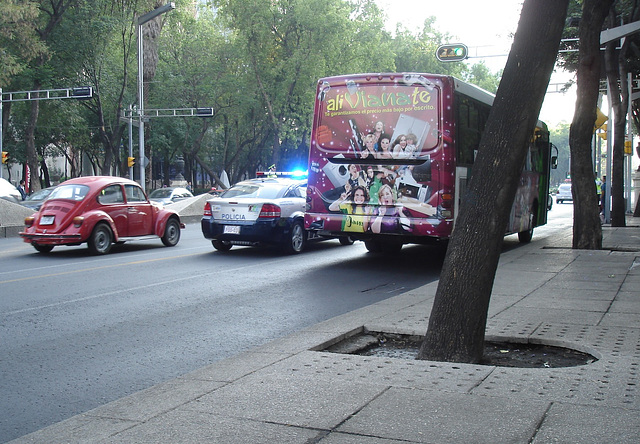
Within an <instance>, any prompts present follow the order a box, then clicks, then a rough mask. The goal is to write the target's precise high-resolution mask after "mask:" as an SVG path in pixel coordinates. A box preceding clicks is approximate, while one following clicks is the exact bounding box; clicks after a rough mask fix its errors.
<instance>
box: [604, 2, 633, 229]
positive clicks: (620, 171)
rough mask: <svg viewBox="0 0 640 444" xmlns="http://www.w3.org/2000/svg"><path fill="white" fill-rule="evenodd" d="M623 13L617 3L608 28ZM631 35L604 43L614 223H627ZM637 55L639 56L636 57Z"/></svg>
mask: <svg viewBox="0 0 640 444" xmlns="http://www.w3.org/2000/svg"><path fill="white" fill-rule="evenodd" d="M620 3H621V6H622V7H624V6H626V5H625V4H624V3H625V2H620ZM630 15H631V18H632V21H633V19H635V20H636V21H637V20H638V18H639V15H640V5H638V4H637V2H635V6H634V7H633V8H632V12H631V14H630ZM621 19H622V17H621V16H620V14H618V12H617V11H616V8H615V5H613V6H612V7H611V8H610V10H609V16H608V25H609V28H615V27H616V26H618V25H619V23H620V22H621ZM630 42H631V40H630V39H625V40H624V43H623V44H622V47H621V48H620V50H619V52H618V51H617V50H616V45H617V43H618V42H617V41H611V42H608V43H607V44H606V47H605V68H606V73H607V84H608V91H609V92H610V93H611V94H610V96H611V97H608V98H609V101H610V104H611V108H612V109H613V127H614V131H613V149H612V151H613V152H612V153H611V154H612V155H613V157H612V170H611V176H612V177H611V181H610V183H611V185H610V186H611V198H612V204H611V226H614V227H624V226H625V225H626V218H625V212H626V209H625V200H624V141H625V132H626V116H627V109H628V105H629V89H628V85H627V73H628V72H629V62H628V61H627V51H628V49H629V47H630ZM636 58H637V57H636Z"/></svg>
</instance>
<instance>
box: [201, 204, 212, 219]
mask: <svg viewBox="0 0 640 444" xmlns="http://www.w3.org/2000/svg"><path fill="white" fill-rule="evenodd" d="M203 216H209V217H211V216H212V213H211V204H209V202H207V203H205V204H204V213H203Z"/></svg>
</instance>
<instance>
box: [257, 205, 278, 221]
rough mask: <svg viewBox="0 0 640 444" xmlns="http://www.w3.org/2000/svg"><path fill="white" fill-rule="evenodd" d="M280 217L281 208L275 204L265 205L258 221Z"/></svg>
mask: <svg viewBox="0 0 640 444" xmlns="http://www.w3.org/2000/svg"><path fill="white" fill-rule="evenodd" d="M274 217H280V207H279V206H277V205H274V204H268V203H267V204H263V205H262V209H261V210H260V215H259V216H258V219H267V218H269V219H271V218H274Z"/></svg>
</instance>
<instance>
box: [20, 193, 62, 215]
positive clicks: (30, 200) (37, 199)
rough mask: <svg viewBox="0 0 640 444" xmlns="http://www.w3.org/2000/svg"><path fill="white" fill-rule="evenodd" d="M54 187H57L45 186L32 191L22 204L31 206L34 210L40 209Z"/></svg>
mask: <svg viewBox="0 0 640 444" xmlns="http://www.w3.org/2000/svg"><path fill="white" fill-rule="evenodd" d="M54 188H55V187H48V188H43V189H41V190H38V191H36V192H34V193H32V194H30V195H28V196H27V198H26V199H25V200H23V201H22V202H20V205H22V206H25V207H27V208H31V209H32V210H34V211H38V210H39V209H40V207H41V206H42V204H43V203H44V201H45V200H46V199H47V197H49V194H51V192H52V191H53V189H54Z"/></svg>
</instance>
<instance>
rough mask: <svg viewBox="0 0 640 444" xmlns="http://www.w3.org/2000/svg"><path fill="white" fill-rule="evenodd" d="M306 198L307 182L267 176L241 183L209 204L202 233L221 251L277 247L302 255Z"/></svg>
mask: <svg viewBox="0 0 640 444" xmlns="http://www.w3.org/2000/svg"><path fill="white" fill-rule="evenodd" d="M306 196H307V180H306V179H304V180H300V179H295V178H286V177H269V176H268V175H267V176H262V177H259V178H257V179H249V180H245V181H242V182H238V183H237V184H235V185H234V186H232V187H231V188H229V189H228V190H226V191H225V192H224V193H222V195H220V196H219V197H215V198H212V199H209V200H208V201H207V203H206V204H205V207H204V215H203V217H202V221H201V225H202V234H203V235H204V237H205V238H206V239H211V243H212V244H213V247H214V248H215V249H216V250H220V251H227V250H229V249H231V247H232V246H233V245H252V246H253V245H260V244H273V245H279V246H281V247H283V248H284V250H285V251H286V252H288V253H300V252H301V251H302V250H303V249H304V246H305V243H306V241H307V232H306V231H305V229H304V210H305V204H306Z"/></svg>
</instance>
